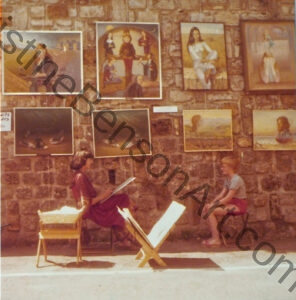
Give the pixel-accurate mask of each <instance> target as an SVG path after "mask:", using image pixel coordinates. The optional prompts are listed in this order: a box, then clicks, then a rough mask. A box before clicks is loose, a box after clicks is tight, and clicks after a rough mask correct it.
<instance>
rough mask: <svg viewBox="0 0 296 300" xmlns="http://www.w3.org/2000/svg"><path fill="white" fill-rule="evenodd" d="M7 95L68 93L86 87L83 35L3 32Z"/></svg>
mask: <svg viewBox="0 0 296 300" xmlns="http://www.w3.org/2000/svg"><path fill="white" fill-rule="evenodd" d="M3 43H4V49H3V61H2V68H3V78H2V89H3V92H4V94H11V95H13V94H15V95H22V94H24V95H26V94H33V95H34V94H35V95H38V94H46V95H53V94H55V95H65V94H72V93H74V94H75V93H76V94H77V93H79V92H80V91H81V90H82V87H83V70H82V69H83V63H82V34H81V32H75V31H72V32H65V31H62V32H59V31H54V32H52V31H42V32H40V31H15V30H14V31H4V32H3Z"/></svg>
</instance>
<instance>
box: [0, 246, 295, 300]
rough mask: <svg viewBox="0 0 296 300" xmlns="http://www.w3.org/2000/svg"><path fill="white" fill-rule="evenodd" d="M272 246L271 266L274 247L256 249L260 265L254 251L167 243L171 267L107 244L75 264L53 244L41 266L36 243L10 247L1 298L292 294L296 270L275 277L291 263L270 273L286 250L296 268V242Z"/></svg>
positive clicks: (5, 258)
mask: <svg viewBox="0 0 296 300" xmlns="http://www.w3.org/2000/svg"><path fill="white" fill-rule="evenodd" d="M295 245H296V243H295ZM274 247H275V248H276V249H277V251H276V254H275V255H274V257H273V259H272V260H270V262H268V263H266V264H265V262H266V261H267V260H268V259H269V258H270V257H271V252H270V251H267V250H266V249H262V250H260V251H258V252H257V253H256V258H257V260H258V261H260V262H264V264H265V265H263V264H261V265H260V264H258V263H256V262H255V261H254V259H253V256H252V255H253V254H254V251H253V250H250V251H240V250H238V249H237V248H236V247H231V248H230V249H226V248H224V247H221V248H218V249H204V248H201V247H200V244H199V243H197V242H190V243H182V244H180V243H177V244H176V243H170V242H169V243H166V244H165V245H164V247H163V248H164V249H163V250H162V251H160V256H161V257H162V258H163V259H164V261H166V262H167V264H168V267H166V268H160V267H158V266H157V265H156V264H155V263H154V262H153V261H152V262H150V263H149V264H147V265H146V266H145V267H144V268H138V267H137V261H135V254H136V251H132V252H130V251H119V250H116V251H114V252H113V253H112V252H110V251H109V250H106V249H100V250H95V249H91V250H89V251H88V252H89V253H88V254H86V251H85V253H84V256H83V262H82V263H80V264H79V265H77V264H76V262H75V259H76V257H75V251H73V249H72V248H69V247H62V248H59V249H48V252H49V257H48V258H49V259H50V260H52V262H54V263H51V262H44V260H43V257H41V259H40V267H39V268H36V266H35V264H36V256H35V253H34V252H35V251H34V250H35V249H32V248H30V249H10V251H8V250H7V249H6V250H4V251H2V258H1V265H2V268H1V282H2V287H1V290H2V297H1V299H4V300H6V299H9V300H14V299H24V300H26V299H30V300H35V299H36V300H37V299H38V300H43V299H44V300H47V299H49V300H52V299H63V300H64V299H65V300H68V299H71V300H76V299H84V298H85V297H87V299H90V300H92V299H103V300H105V299H117V300H121V299H123V300H124V299H141V300H142V299H144V300H145V299H180V300H186V299H190V300H192V299H217V297H218V298H220V299H230V298H233V299H234V298H236V299H240V300H244V299H246V300H249V299H258V300H259V299H260V300H261V299H263V300H264V299H268V300H273V299H274V300H278V299H284V300H285V299H287V300H289V299H295V295H296V288H295V289H294V291H293V292H289V291H288V290H289V288H290V287H291V286H292V285H293V283H294V282H295V281H296V270H295V271H293V272H291V273H290V274H289V276H287V278H286V279H285V280H284V282H283V283H282V284H280V283H278V280H279V279H280V278H281V277H282V276H283V274H285V272H286V271H287V269H288V264H286V263H283V264H281V265H280V266H279V267H278V268H277V269H276V270H275V272H274V273H273V274H272V275H269V274H268V271H269V270H270V269H271V268H272V266H273V265H274V263H275V262H276V261H277V260H278V258H280V257H281V255H285V257H286V258H287V259H289V260H290V261H291V262H293V263H294V266H296V247H295V248H294V241H293V242H292V243H291V241H289V243H288V244H287V242H284V243H282V242H278V243H274ZM176 250H178V251H176ZM182 250H183V251H182ZM51 251H52V252H51ZM91 252H93V253H91ZM40 295H42V296H40Z"/></svg>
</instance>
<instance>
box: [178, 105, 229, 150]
mask: <svg viewBox="0 0 296 300" xmlns="http://www.w3.org/2000/svg"><path fill="white" fill-rule="evenodd" d="M183 127H184V151H185V152H196V151H231V150H232V149H233V141H232V111H231V109H220V110H216V109H214V110H184V111H183Z"/></svg>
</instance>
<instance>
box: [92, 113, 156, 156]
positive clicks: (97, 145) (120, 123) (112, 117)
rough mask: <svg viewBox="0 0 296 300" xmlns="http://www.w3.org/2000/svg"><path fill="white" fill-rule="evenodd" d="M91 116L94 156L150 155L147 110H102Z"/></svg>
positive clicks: (150, 146)
mask: <svg viewBox="0 0 296 300" xmlns="http://www.w3.org/2000/svg"><path fill="white" fill-rule="evenodd" d="M92 117H93V131H94V132H93V138H94V152H95V157H117V156H130V157H136V156H142V158H145V157H146V155H151V154H152V145H151V133H150V117H149V110H148V109H119V110H101V111H94V112H93V115H92ZM139 159H140V160H141V158H138V159H136V160H139Z"/></svg>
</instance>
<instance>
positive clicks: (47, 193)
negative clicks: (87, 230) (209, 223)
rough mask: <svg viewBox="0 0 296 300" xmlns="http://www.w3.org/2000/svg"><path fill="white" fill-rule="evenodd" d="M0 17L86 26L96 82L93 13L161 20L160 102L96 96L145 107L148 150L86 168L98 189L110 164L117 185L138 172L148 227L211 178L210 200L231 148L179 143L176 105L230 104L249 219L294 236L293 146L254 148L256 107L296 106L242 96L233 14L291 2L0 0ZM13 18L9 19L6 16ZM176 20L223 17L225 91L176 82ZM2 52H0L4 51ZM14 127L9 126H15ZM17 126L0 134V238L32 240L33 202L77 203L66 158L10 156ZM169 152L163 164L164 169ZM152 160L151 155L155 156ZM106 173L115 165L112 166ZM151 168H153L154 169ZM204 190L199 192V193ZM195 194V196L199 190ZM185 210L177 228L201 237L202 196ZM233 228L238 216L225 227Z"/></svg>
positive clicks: (89, 66)
mask: <svg viewBox="0 0 296 300" xmlns="http://www.w3.org/2000/svg"><path fill="white" fill-rule="evenodd" d="M2 13H3V16H2V22H1V23H3V21H6V22H7V23H8V26H7V28H6V29H16V30H79V31H82V32H83V63H84V66H83V68H84V83H85V84H86V83H90V84H92V85H93V86H96V63H95V62H96V49H95V47H96V43H95V21H118V22H158V23H159V24H160V31H161V45H162V49H161V51H162V53H161V57H162V85H163V100H157V101H156V100H149V101H147V100H146V101H145V100H141V101H139V100H133V101H131V100H112V101H102V102H101V103H100V104H99V105H98V106H97V107H96V108H97V109H102V108H107V109H116V108H127V109H130V108H149V110H150V119H151V133H152V145H153V157H154V158H155V160H154V161H153V160H151V159H152V158H151V157H147V159H146V161H145V162H143V163H137V162H135V161H134V160H132V159H131V158H130V157H118V158H106V159H105V158H104V159H103V158H101V159H96V160H95V167H94V168H93V170H92V171H91V172H90V176H91V178H92V180H93V181H94V183H95V185H96V187H97V188H98V189H99V188H100V187H104V186H105V185H106V184H109V179H110V178H109V175H110V172H109V171H110V170H114V172H115V180H116V183H117V184H118V183H121V182H122V181H123V180H124V179H125V178H127V177H129V176H136V177H137V179H136V181H135V183H133V184H131V185H129V186H128V188H127V189H126V191H127V192H128V194H129V195H130V198H131V199H132V200H133V201H134V202H136V204H137V205H138V206H139V210H138V211H137V213H136V218H137V219H138V221H139V223H140V224H141V225H142V226H143V228H144V229H145V230H149V228H151V226H152V225H153V224H154V223H155V221H156V220H157V218H158V217H159V216H160V215H161V214H162V213H163V211H164V210H165V209H166V207H167V206H168V204H169V202H170V201H171V200H172V199H178V197H182V196H183V195H184V194H185V193H186V192H189V191H192V190H194V189H196V188H198V187H200V186H203V185H204V184H209V186H210V190H209V195H208V199H209V200H210V199H211V198H212V196H213V195H214V194H215V193H216V192H218V191H219V189H220V188H221V182H222V178H221V173H220V171H219V159H220V158H221V157H222V156H223V155H226V154H229V152H197V153H190V152H186V153H185V152H184V150H183V124H182V111H183V110H185V109H232V111H233V137H234V152H235V153H237V154H238V155H239V156H240V157H241V160H242V164H241V169H240V174H241V175H242V176H243V178H244V179H245V181H246V184H247V192H248V196H249V199H250V202H251V204H250V214H251V217H250V221H251V223H250V227H252V228H254V229H255V230H256V231H257V232H258V234H259V236H260V237H261V238H264V239H274V238H276V239H277V238H289V237H295V236H296V217H295V215H296V152H295V151H286V152H285V151H254V150H253V145H252V110H253V109H296V101H295V95H280V94H272V95H270V94H268V95H267V94H266V95H265V94H262V95H249V94H246V93H245V91H244V74H243V58H242V48H241V34H240V27H239V24H240V23H239V22H240V20H252V19H260V20H294V18H295V15H294V1H293V0H269V1H266V0H231V1H230V0H182V1H172V0H110V1H109V0H76V1H73V0H43V1H39V0H3V8H2ZM9 16H12V17H13V19H12V20H11V21H9V20H8V19H7V18H8V17H9ZM180 22H222V23H224V24H225V38H226V47H227V49H226V50H227V62H228V73H229V90H227V91H220V92H218V91H215V92H213V91H184V90H183V82H182V61H181V39H180ZM1 54H2V53H1ZM73 99H74V97H73V96H67V97H66V98H65V99H64V100H61V99H60V98H58V97H56V96H44V95H41V96H13V95H9V96H8V95H5V96H4V95H2V98H1V109H2V111H10V112H13V108H14V107H65V106H68V105H69V103H71V101H72V100H73ZM159 105H164V106H166V105H176V106H177V107H178V112H177V113H157V114H156V113H153V110H152V108H153V106H159ZM74 128H75V150H78V149H80V148H92V124H91V119H90V118H88V117H83V116H80V115H79V114H74ZM12 129H13V128H12ZM13 153H14V132H13V130H12V131H10V132H2V134H1V155H2V158H1V163H2V182H1V183H2V197H1V224H2V225H6V224H10V226H8V227H5V228H3V230H2V245H3V246H5V245H21V244H31V243H35V242H36V240H37V232H38V218H37V210H38V209H41V210H51V209H55V208H58V207H61V206H62V205H74V201H73V198H72V195H71V191H70V189H69V185H70V178H71V173H70V170H69V162H70V159H71V157H69V156H45V157H44V156H37V157H33V156H32V157H15V156H14V154H13ZM156 154H162V155H163V156H165V157H167V159H168V161H169V164H170V165H169V169H168V170H167V172H165V173H164V174H161V173H160V172H161V171H162V170H164V167H166V165H165V161H164V160H163V159H161V156H159V157H158V156H155V155H156ZM156 158H157V159H156ZM177 167H179V168H180V170H182V171H184V172H186V173H187V174H188V175H189V177H190V180H189V182H188V184H186V186H185V187H184V188H183V190H182V191H180V192H179V194H177V195H175V194H174V192H175V191H176V190H177V189H178V187H179V185H180V184H181V183H182V180H183V178H182V177H181V176H180V177H179V176H176V177H174V178H173V179H172V180H171V181H169V182H168V181H166V179H168V178H169V175H170V174H171V173H172V172H173V171H174V170H175V168H177ZM112 172H113V171H112ZM156 174H159V175H157V176H152V175H156ZM203 192H204V190H201V191H200V192H199V193H196V195H197V197H199V199H201V198H202V196H203ZM198 195H199V196H198ZM183 202H184V203H185V205H186V206H187V210H186V213H185V214H184V216H183V217H182V219H181V220H180V221H179V222H178V226H177V228H176V231H175V232H174V236H175V237H176V238H190V237H198V236H205V235H207V234H208V230H207V227H206V225H205V223H204V221H202V220H201V219H200V217H199V216H198V210H199V207H200V206H199V204H198V202H197V201H194V200H193V199H192V198H187V199H185V200H183ZM229 228H230V231H231V230H236V224H234V225H233V224H230V225H229Z"/></svg>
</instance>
